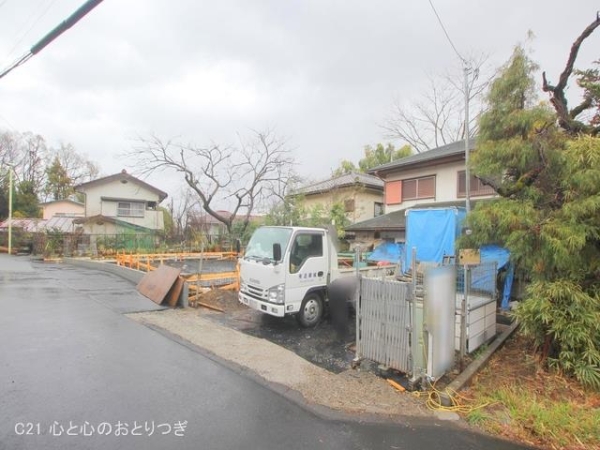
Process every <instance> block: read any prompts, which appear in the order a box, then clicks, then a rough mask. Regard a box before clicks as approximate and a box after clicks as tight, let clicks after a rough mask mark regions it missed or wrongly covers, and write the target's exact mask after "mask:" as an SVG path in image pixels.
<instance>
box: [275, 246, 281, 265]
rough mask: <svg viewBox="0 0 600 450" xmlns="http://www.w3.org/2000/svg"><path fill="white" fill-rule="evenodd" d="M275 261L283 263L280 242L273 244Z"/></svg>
mask: <svg viewBox="0 0 600 450" xmlns="http://www.w3.org/2000/svg"><path fill="white" fill-rule="evenodd" d="M273 259H274V260H275V261H281V244H280V243H278V242H275V243H274V244H273Z"/></svg>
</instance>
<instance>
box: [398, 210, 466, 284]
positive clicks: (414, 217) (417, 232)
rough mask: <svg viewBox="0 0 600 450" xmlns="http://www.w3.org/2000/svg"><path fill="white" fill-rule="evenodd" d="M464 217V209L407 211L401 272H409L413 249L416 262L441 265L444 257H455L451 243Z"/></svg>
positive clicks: (452, 243) (458, 233)
mask: <svg viewBox="0 0 600 450" xmlns="http://www.w3.org/2000/svg"><path fill="white" fill-rule="evenodd" d="M465 216H466V212H465V210H464V208H439V209H435V208H433V209H409V210H408V211H407V212H406V251H405V255H404V271H405V272H407V271H408V270H410V267H411V263H412V249H413V248H416V249H417V261H419V262H435V263H442V262H443V260H444V256H454V253H455V249H454V243H455V242H456V238H457V237H458V236H459V235H460V230H461V226H462V221H463V219H464V218H465Z"/></svg>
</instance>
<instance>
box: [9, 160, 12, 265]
mask: <svg viewBox="0 0 600 450" xmlns="http://www.w3.org/2000/svg"><path fill="white" fill-rule="evenodd" d="M8 170H9V172H8V254H9V255H12V212H13V167H12V166H8Z"/></svg>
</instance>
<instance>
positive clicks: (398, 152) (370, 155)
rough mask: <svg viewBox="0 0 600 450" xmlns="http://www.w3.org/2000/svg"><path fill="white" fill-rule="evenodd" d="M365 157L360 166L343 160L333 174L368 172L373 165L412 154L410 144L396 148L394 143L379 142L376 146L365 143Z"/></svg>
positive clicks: (359, 162) (359, 163) (336, 175)
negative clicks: (384, 143)
mask: <svg viewBox="0 0 600 450" xmlns="http://www.w3.org/2000/svg"><path fill="white" fill-rule="evenodd" d="M363 152H364V155H365V156H364V157H363V158H361V159H360V161H358V167H357V166H355V165H354V163H353V162H352V161H348V160H347V159H344V160H342V162H341V163H340V166H339V167H338V168H337V169H335V170H334V171H333V176H334V177H338V176H341V175H345V174H348V173H353V172H367V171H368V170H369V169H372V168H373V167H377V166H381V165H382V164H386V163H389V162H391V161H395V160H397V159H401V158H405V157H407V156H410V155H411V154H412V150H411V148H410V145H405V146H403V147H400V148H398V149H396V148H395V147H394V145H393V144H390V143H388V144H387V145H386V146H384V145H383V144H381V143H379V144H377V145H376V146H375V148H373V147H371V146H370V145H365V148H364V149H363Z"/></svg>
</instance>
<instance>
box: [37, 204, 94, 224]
mask: <svg viewBox="0 0 600 450" xmlns="http://www.w3.org/2000/svg"><path fill="white" fill-rule="evenodd" d="M84 213H85V208H84V206H83V205H78V204H76V203H73V202H68V201H65V202H62V201H57V202H52V203H47V204H45V205H43V214H44V220H48V219H52V218H53V217H54V216H56V215H57V214H58V215H65V216H83V215H84Z"/></svg>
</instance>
